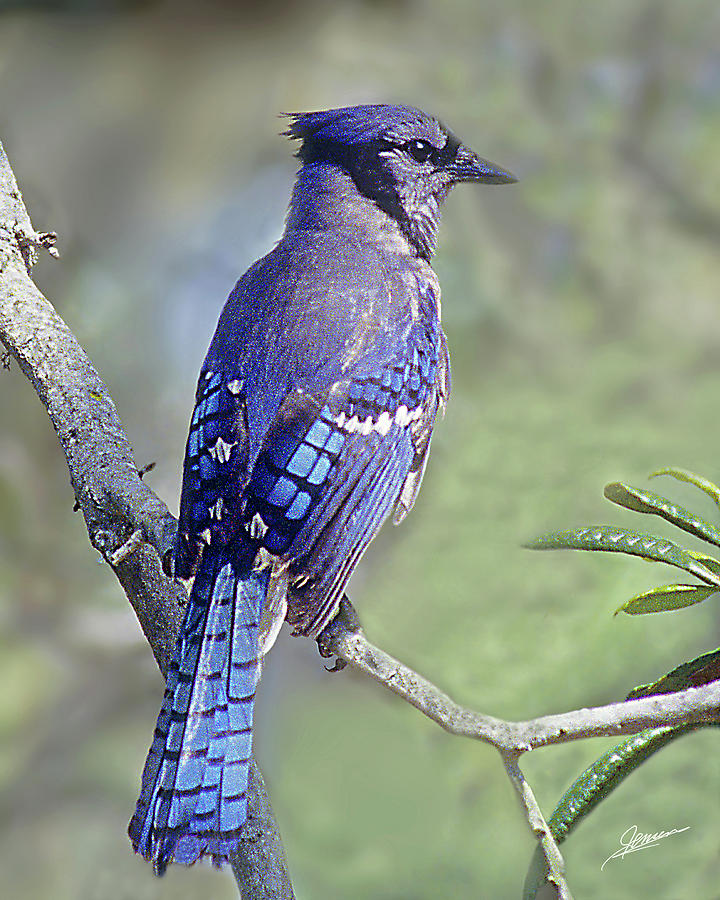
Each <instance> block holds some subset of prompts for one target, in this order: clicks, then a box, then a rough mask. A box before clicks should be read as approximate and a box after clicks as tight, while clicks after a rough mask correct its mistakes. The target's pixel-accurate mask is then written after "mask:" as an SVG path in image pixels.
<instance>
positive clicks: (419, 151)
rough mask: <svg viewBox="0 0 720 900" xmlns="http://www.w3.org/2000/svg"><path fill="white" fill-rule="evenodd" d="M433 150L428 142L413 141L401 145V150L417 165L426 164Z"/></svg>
mask: <svg viewBox="0 0 720 900" xmlns="http://www.w3.org/2000/svg"><path fill="white" fill-rule="evenodd" d="M434 149H435V148H434V147H433V145H432V144H431V143H429V142H428V141H420V140H415V141H408V142H407V143H406V144H403V150H405V152H406V153H409V154H410V156H412V158H413V159H414V160H415V161H416V162H419V163H423V162H427V161H428V159H429V158H430V156H431V155H432V152H433V150H434Z"/></svg>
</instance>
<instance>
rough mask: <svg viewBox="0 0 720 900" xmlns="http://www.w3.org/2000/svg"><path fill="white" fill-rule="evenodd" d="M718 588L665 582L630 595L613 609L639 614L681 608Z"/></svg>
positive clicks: (714, 592) (704, 598)
mask: <svg viewBox="0 0 720 900" xmlns="http://www.w3.org/2000/svg"><path fill="white" fill-rule="evenodd" d="M717 592H718V588H713V587H705V586H704V585H699V584H665V585H663V586H662V587H657V588H652V590H649V591H645V593H644V594H637V595H636V596H635V597H631V598H630V599H629V600H627V601H626V602H625V603H623V605H622V606H620V607H619V608H618V609H616V610H615V615H617V614H618V613H619V612H624V613H627V614H628V615H629V616H641V615H644V614H645V613H656V612H669V611H670V610H673V609H683V608H684V607H685V606H692V605H693V604H694V603H702V601H703V600H707V598H708V597H709V596H710V595H711V594H716V593H717Z"/></svg>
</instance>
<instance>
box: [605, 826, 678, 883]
mask: <svg viewBox="0 0 720 900" xmlns="http://www.w3.org/2000/svg"><path fill="white" fill-rule="evenodd" d="M683 831H690V826H689V825H688V826H686V827H685V828H671V829H670V831H656V832H655V833H654V834H643V833H642V831H638V829H637V825H631V826H630V827H629V828H628V829H626V830H625V831H624V832H623V833H622V835H621V836H620V849H619V850H616V851H615V852H614V853H613V854H612V855H611V856H608V858H607V859H606V860H605V862H604V863H603V864H602V865H601V866H600V871H601V872H602V870H603V869H604V868H605V866H606V865H607V864H608V863H609V862H610V860H611V859H623V858H624V857H625V856H627V854H628V853H635V852H637V851H638V850H647V849H648V848H649V847H657V845H658V844H659V843H660V841H661V840H662V839H663V838H666V837H670V835H672V834H682V832H683Z"/></svg>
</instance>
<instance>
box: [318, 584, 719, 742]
mask: <svg viewBox="0 0 720 900" xmlns="http://www.w3.org/2000/svg"><path fill="white" fill-rule="evenodd" d="M318 641H319V643H320V645H321V650H322V652H323V654H324V655H326V656H337V657H339V658H340V659H342V660H343V661H344V662H346V663H349V664H350V665H352V666H354V667H355V668H356V669H360V671H362V672H364V673H365V674H366V675H369V676H370V677H371V678H373V679H375V681H379V682H380V683H381V684H383V685H385V687H386V688H388V689H389V690H391V691H392V692H393V693H394V694H397V695H398V696H400V697H402V698H403V700H406V701H407V702H408V703H410V704H412V705H413V706H414V707H415V708H416V709H419V710H420V712H421V713H423V714H424V715H426V716H427V717H428V718H430V719H432V720H433V721H434V722H437V724H438V725H440V726H441V727H442V728H444V729H445V731H448V732H450V734H456V735H460V736H462V737H469V738H474V739H475V740H479V741H485V742H486V743H488V744H492V745H493V746H494V747H495V748H496V749H497V750H499V751H501V752H509V753H524V752H526V751H529V750H536V749H537V748H538V747H547V746H550V745H551V744H565V743H568V742H569V741H576V740H581V739H583V738H589V737H615V736H616V735H621V734H636V733H637V732H638V731H643V730H644V729H645V728H657V727H659V726H661V725H684V724H691V723H693V722H707V721H711V720H714V719H717V718H718V717H719V716H720V681H715V682H712V683H711V684H707V685H703V686H702V687H697V688H688V689H687V690H685V691H678V692H677V693H674V694H660V695H655V696H652V697H642V698H641V699H639V700H626V701H624V702H622V703H611V704H609V705H608V706H598V707H594V708H590V709H577V710H573V711H571V712H566V713H559V714H556V715H552V716H543V717H541V718H538V719H529V720H528V721H526V722H508V721H506V720H505V719H497V718H495V717H494V716H486V715H483V714H482V713H479V712H476V711H475V710H472V709H468V708H467V707H465V706H460V704H459V703H456V702H455V701H454V700H452V699H451V698H450V697H448V696H447V694H444V693H443V692H442V691H441V690H439V689H438V688H437V687H435V685H434V684H432V683H431V682H430V681H428V680H427V679H426V678H423V677H422V675H419V674H418V673H417V672H414V671H413V670H412V669H411V668H409V667H408V666H406V665H405V664H404V663H401V662H400V661H399V660H397V659H394V658H393V657H392V656H390V655H389V654H387V653H385V651H384V650H381V649H380V648H379V647H375V646H373V644H371V643H370V642H369V641H368V639H367V638H366V637H365V635H364V633H363V631H362V630H361V628H360V626H359V625H358V622H357V618H356V617H355V614H354V611H353V610H352V607H351V605H350V603H349V601H348V600H347V598H345V600H344V601H343V605H342V606H341V611H340V614H339V615H338V616H337V618H336V619H334V620H333V621H332V622H331V623H330V624H329V625H328V627H327V628H326V629H325V631H323V633H322V634H321V635H320V637H319V638H318Z"/></svg>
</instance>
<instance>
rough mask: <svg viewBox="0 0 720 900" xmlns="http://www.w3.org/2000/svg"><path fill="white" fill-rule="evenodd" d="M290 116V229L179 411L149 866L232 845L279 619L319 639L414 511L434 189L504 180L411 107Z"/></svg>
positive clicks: (438, 396)
mask: <svg viewBox="0 0 720 900" xmlns="http://www.w3.org/2000/svg"><path fill="white" fill-rule="evenodd" d="M286 115H287V116H288V118H289V127H288V128H287V130H286V131H285V132H283V134H284V135H286V136H287V137H288V138H290V139H291V140H295V141H298V142H299V149H298V150H297V153H296V156H297V157H298V159H299V162H300V167H299V171H298V173H297V177H296V181H295V185H294V188H293V191H292V196H291V200H290V206H289V211H288V214H287V218H286V222H285V230H284V233H283V235H282V237H281V239H280V240H279V242H278V243H277V245H276V246H275V247H274V249H273V250H271V251H270V252H269V253H268V254H267V255H266V256H265V257H263V258H262V259H260V260H259V261H257V262H256V263H254V265H252V266H251V267H250V268H249V269H248V271H247V272H246V273H245V274H244V275H243V276H242V277H241V278H240V280H239V281H238V282H237V284H236V285H235V288H234V290H233V291H232V293H231V294H230V296H229V298H228V300H227V302H226V304H225V306H224V308H223V310H222V313H221V315H220V318H219V321H218V325H217V329H216V331H215V334H214V337H213V338H212V342H211V344H210V348H209V350H208V353H207V356H206V358H205V362H204V363H203V366H202V369H201V371H200V375H199V379H198V385H197V392H196V398H195V407H194V411H193V413H192V418H191V422H190V428H189V435H188V440H187V450H186V455H185V461H184V467H183V481H182V491H181V498H180V516H179V527H178V537H177V541H176V544H175V546H174V549H173V551H172V560H171V562H172V570H173V573H174V575H175V576H176V577H178V578H181V579H186V580H191V579H192V587H191V589H190V596H189V601H188V605H187V608H186V611H185V616H184V621H183V624H182V627H181V631H180V636H179V638H178V643H177V647H176V651H175V656H174V659H173V661H172V663H171V665H170V666H169V669H168V674H167V685H166V690H165V694H164V698H163V703H162V707H161V710H160V714H159V717H158V721H157V726H156V729H155V732H154V736H153V741H152V745H151V747H150V751H149V754H148V757H147V761H146V763H145V767H144V770H143V774H142V784H141V793H140V797H139V799H138V802H137V807H136V810H135V814H134V815H133V817H132V820H131V822H130V825H129V827H128V832H129V835H130V839H131V841H132V844H133V847H134V849H135V851H136V852H138V853H140V854H141V855H142V856H143V857H144V858H145V859H147V860H149V861H152V863H153V866H154V871H155V873H156V874H158V875H162V874H163V873H164V872H165V870H166V868H167V866H168V864H169V863H171V862H174V863H181V864H186V865H189V864H192V863H194V862H196V861H197V860H198V859H201V858H203V857H208V858H209V859H210V860H211V861H212V862H213V863H214V864H216V865H218V866H221V865H222V864H223V863H225V862H227V861H228V860H229V858H230V857H231V854H232V852H233V848H234V847H236V846H237V842H238V839H239V837H240V834H241V832H242V829H243V825H244V824H245V822H246V820H247V788H248V772H249V760H250V756H251V745H252V725H253V706H254V700H255V693H256V689H257V685H258V681H259V678H260V672H261V666H262V661H263V658H264V656H265V655H266V653H267V652H268V650H269V649H270V647H271V646H272V644H273V642H274V640H275V638H276V636H277V634H278V631H279V629H280V627H281V625H282V624H283V622H284V621H287V622H288V623H289V625H290V626H292V629H293V634H295V635H307V636H310V637H313V638H317V637H318V636H319V635H320V633H321V632H322V631H323V629H324V628H325V627H326V626H327V625H328V623H329V622H330V621H331V620H332V619H333V617H334V616H335V615H336V613H337V610H338V606H339V603H340V600H341V599H342V597H343V594H344V590H345V587H346V584H347V582H348V579H349V578H350V576H351V574H352V572H353V570H354V568H355V567H356V565H357V564H358V562H359V560H360V558H361V557H362V555H363V553H364V552H365V550H366V548H367V547H368V544H369V543H370V541H371V540H372V539H373V538H374V537H375V535H376V534H377V533H378V531H379V529H380V527H381V525H382V524H383V522H384V521H385V520H386V519H387V518H388V517H390V516H392V519H393V521H394V522H395V523H396V524H399V523H400V522H401V521H402V520H403V519H404V518H405V516H406V515H407V513H408V512H409V511H410V510H411V509H412V507H413V504H414V502H415V498H416V496H417V493H418V490H419V488H420V483H421V481H422V478H423V473H424V471H425V466H426V463H427V458H428V449H429V446H430V439H431V435H432V431H433V426H434V424H435V420H436V417H437V415H438V413H439V412H440V411H441V410H443V409H444V406H445V403H446V401H447V398H448V395H449V392H450V369H449V360H448V350H447V344H446V340H445V335H444V333H443V330H442V328H441V325H440V285H439V282H438V278H437V276H436V274H435V272H434V270H433V269H432V267H431V265H430V260H431V258H432V256H433V254H434V252H435V249H436V245H437V238H438V227H439V224H440V214H441V207H442V204H443V202H444V200H445V199H446V197H447V195H448V193H449V192H450V190H451V189H452V188H453V187H454V186H455V185H456V184H458V183H460V182H477V183H481V184H507V183H511V182H514V181H516V180H517V179H516V178H515V177H514V176H513V175H512V174H511V173H510V172H509V171H507V170H505V169H503V168H501V167H500V166H497V165H495V164H493V163H491V162H489V161H488V160H486V159H483V158H482V157H480V156H478V155H477V154H476V153H474V152H473V151H472V150H471V149H469V148H468V147H467V146H465V145H464V144H463V143H462V142H461V141H460V140H459V139H458V138H457V137H456V136H455V135H454V134H453V132H451V131H450V130H449V129H448V128H446V127H445V126H444V125H443V124H441V122H440V121H439V120H438V119H436V118H435V117H433V116H431V115H428V114H426V113H424V112H422V111H420V110H418V109H414V108H412V107H408V106H399V105H390V104H379V105H362V106H351V107H342V108H337V109H327V110H321V111H317V112H304V113H290V114H286Z"/></svg>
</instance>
